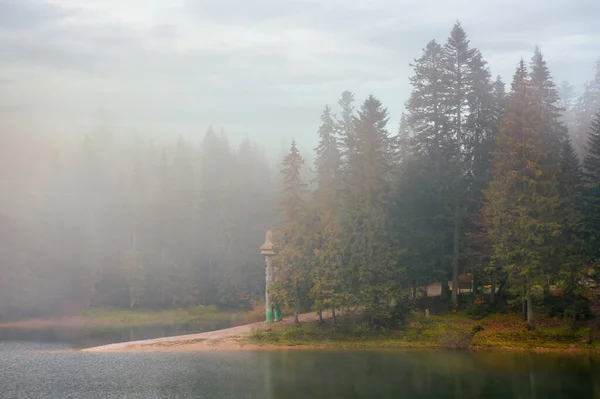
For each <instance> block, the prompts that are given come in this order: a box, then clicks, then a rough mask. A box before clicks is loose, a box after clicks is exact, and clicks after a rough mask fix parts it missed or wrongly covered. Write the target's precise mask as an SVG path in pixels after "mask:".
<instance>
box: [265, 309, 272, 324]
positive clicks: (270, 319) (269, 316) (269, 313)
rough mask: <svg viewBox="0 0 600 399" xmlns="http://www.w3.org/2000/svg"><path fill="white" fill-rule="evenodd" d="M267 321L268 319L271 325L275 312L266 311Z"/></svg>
mask: <svg viewBox="0 0 600 399" xmlns="http://www.w3.org/2000/svg"><path fill="white" fill-rule="evenodd" d="M266 319H267V323H271V322H272V321H273V311H272V310H267V311H266Z"/></svg>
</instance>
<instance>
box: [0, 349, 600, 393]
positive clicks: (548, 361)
mask: <svg viewBox="0 0 600 399" xmlns="http://www.w3.org/2000/svg"><path fill="white" fill-rule="evenodd" d="M48 348H49V346H48V344H46V345H45V346H44V345H32V344H15V343H7V342H5V343H2V342H0V376H1V388H0V397H2V398H38V397H40V398H42V397H43V398H67V397H73V398H83V399H90V398H102V399H108V398H123V397H127V398H145V399H150V398H260V399H263V398H267V399H279V398H291V399H294V398H328V399H330V398H334V399H335V398H411V399H414V398H417V399H419V398H436V399H437V398H461V399H470V398H477V399H480V398H494V397H497V398H523V399H525V398H527V399H533V398H536V399H540V398H544V399H545V398H550V399H553V398H594V397H599V395H600V385H599V384H600V365H599V364H598V361H597V360H596V359H594V358H588V357H585V356H578V357H570V356H555V355H546V354H542V355H539V354H538V355H536V354H526V353H511V352H505V353H500V352H492V353H488V352H468V351H463V352H461V351H457V352H452V351H350V352H348V351H345V352H343V351H274V352H268V351H256V352H216V351H215V352H197V353H191V352H140V353H135V352H131V353H118V352H114V353H84V352H73V351H58V352H57V351H53V350H48Z"/></svg>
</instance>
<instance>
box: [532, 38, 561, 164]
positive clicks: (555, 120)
mask: <svg viewBox="0 0 600 399" xmlns="http://www.w3.org/2000/svg"><path fill="white" fill-rule="evenodd" d="M530 81H531V90H532V95H533V96H534V97H535V98H536V99H537V101H538V102H539V103H540V104H541V107H542V122H543V123H544V125H545V127H544V130H543V133H544V135H545V136H546V140H547V141H548V142H549V143H550V144H551V147H550V151H551V152H550V154H549V155H550V156H549V158H548V162H551V163H554V164H555V166H557V165H558V162H559V158H560V152H561V146H562V143H563V141H564V139H565V137H566V135H567V129H566V127H565V125H564V124H563V123H562V122H561V118H562V115H563V112H564V109H562V108H561V107H560V106H559V103H560V97H559V95H558V90H557V88H556V85H555V84H554V81H553V79H552V75H551V74H550V70H549V69H548V66H547V64H546V60H545V59H544V56H543V55H542V52H541V50H540V48H539V47H538V46H536V47H535V50H534V53H533V58H532V59H531V77H530Z"/></svg>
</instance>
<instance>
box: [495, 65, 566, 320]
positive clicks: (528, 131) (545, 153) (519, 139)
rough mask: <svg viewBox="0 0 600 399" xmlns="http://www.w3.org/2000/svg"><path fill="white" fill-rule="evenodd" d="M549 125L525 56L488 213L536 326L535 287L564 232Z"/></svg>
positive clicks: (498, 248) (500, 254) (498, 256)
mask: <svg viewBox="0 0 600 399" xmlns="http://www.w3.org/2000/svg"><path fill="white" fill-rule="evenodd" d="M543 126H544V124H543V110H542V106H541V104H540V103H539V99H538V97H536V96H534V92H533V90H532V88H531V83H530V80H529V78H528V75H527V69H526V67H525V64H524V62H523V60H521V63H520V64H519V67H518V68H517V71H516V73H515V75H514V79H513V83H512V90H511V93H510V94H509V96H508V98H507V102H506V110H505V115H504V119H503V120H502V123H501V126H500V133H499V136H498V150H497V151H496V152H495V153H494V156H493V168H494V179H493V180H492V181H491V183H490V185H489V188H488V189H487V190H486V191H485V195H486V199H487V201H488V202H487V204H486V207H485V213H486V217H487V218H489V220H490V228H489V230H488V234H489V236H490V240H491V242H492V246H493V249H494V253H493V260H494V261H495V262H500V263H501V264H502V265H504V269H505V270H506V272H507V274H508V276H509V281H510V283H511V284H512V286H513V288H516V289H517V293H519V294H520V295H521V298H522V299H525V300H526V304H527V312H526V314H527V322H528V323H529V325H531V326H533V323H534V315H533V296H534V293H535V292H536V290H535V287H536V285H538V284H540V283H541V280H542V276H543V271H544V269H543V268H544V265H545V264H546V263H548V261H549V260H550V257H551V255H552V248H551V245H550V244H551V243H552V239H553V238H554V237H556V236H557V235H558V234H559V233H560V224H559V223H558V222H557V217H556V215H557V210H558V207H559V198H558V190H557V182H556V174H553V173H552V168H551V167H549V166H548V162H547V159H548V157H549V154H550V151H551V145H550V143H548V142H547V141H546V140H545V137H544V134H543V133H544V132H543V131H542V129H543Z"/></svg>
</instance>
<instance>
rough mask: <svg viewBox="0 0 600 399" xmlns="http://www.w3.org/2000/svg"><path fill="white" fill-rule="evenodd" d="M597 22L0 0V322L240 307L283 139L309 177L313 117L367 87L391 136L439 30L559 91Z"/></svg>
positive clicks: (439, 6)
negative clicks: (454, 29) (528, 66)
mask: <svg viewBox="0 0 600 399" xmlns="http://www.w3.org/2000/svg"><path fill="white" fill-rule="evenodd" d="M599 14H600V3H598V2H597V1H594V0H578V1H566V0H560V1H555V2H553V3H552V4H550V5H549V4H548V3H547V2H545V1H542V0H536V1H532V2H528V3H527V4H524V3H523V2H519V1H516V0H514V1H512V0H511V1H508V2H507V1H493V2H480V1H471V0H461V1H458V2H455V3H453V4H449V3H447V2H442V1H434V0H427V1H412V0H410V1H403V2H397V1H391V0H377V1H374V2H371V3H369V5H368V6H367V5H364V4H363V2H360V1H337V0H336V1H329V2H313V1H305V2H287V1H275V0H261V1H258V2H250V3H248V4H245V3H244V4H239V2H237V1H235V2H232V1H225V2H222V1H207V2H205V1H188V0H179V1H173V2H160V1H150V2H148V1H141V0H140V1H137V0H130V1H116V0H114V1H112V0H111V1H95V2H75V1H71V0H46V1H41V0H40V1H34V0H20V1H4V2H1V3H0V92H1V93H2V98H1V99H0V275H1V276H2V277H1V280H0V317H2V316H14V315H18V316H39V315H46V314H50V313H71V312H75V311H79V310H81V309H84V308H86V307H89V306H119V307H128V308H133V307H150V308H164V307H178V306H191V305H197V304H217V305H219V306H223V307H249V306H250V305H251V304H252V303H253V302H254V301H256V300H258V299H259V298H260V297H261V296H262V295H263V294H264V289H265V288H264V261H263V259H262V258H261V257H260V255H259V253H258V248H259V246H260V245H261V244H262V242H263V240H264V235H265V231H266V230H267V229H268V228H269V227H271V226H273V225H275V224H276V223H277V222H278V221H279V218H280V216H278V212H277V210H278V203H279V202H280V199H281V195H282V187H283V186H282V177H281V175H280V167H281V162H282V160H283V158H284V155H285V154H286V153H287V152H288V149H289V145H290V142H291V140H292V139H295V140H297V141H298V143H299V149H300V152H301V153H302V154H303V157H304V160H305V163H304V167H303V168H304V169H303V171H302V176H303V180H304V181H306V182H308V183H310V182H312V178H313V172H314V171H313V159H314V157H315V156H314V150H313V149H314V148H315V147H316V146H317V143H318V135H317V130H318V127H319V123H320V119H319V115H320V113H321V111H322V109H323V106H324V105H326V104H330V105H336V104H337V101H338V98H339V95H340V93H342V92H343V91H344V90H351V91H352V92H353V93H354V94H355V97H356V99H357V108H358V105H360V104H361V103H362V101H363V100H364V99H365V98H367V96H368V95H369V94H370V93H374V94H376V95H377V97H378V98H379V99H380V100H381V101H382V103H383V104H384V105H385V106H386V107H388V108H387V110H388V112H389V116H390V122H389V123H388V127H387V131H386V134H387V133H388V132H389V133H390V135H391V136H395V134H396V130H397V128H396V126H398V123H399V121H400V116H401V114H402V113H403V112H404V110H405V109H404V104H405V101H406V100H407V99H408V98H409V96H410V93H411V90H412V89H413V88H412V86H411V83H410V80H409V77H410V76H412V75H413V70H412V67H411V65H410V63H411V62H413V60H414V59H415V58H418V57H419V56H420V54H421V52H422V49H423V48H424V47H425V45H426V44H427V42H428V41H429V40H431V39H433V38H435V39H437V40H438V41H439V42H441V43H443V42H444V41H445V40H446V37H447V35H448V32H449V28H450V27H451V26H452V25H453V24H454V23H455V21H456V19H457V18H460V20H461V22H462V25H463V27H464V28H465V29H466V30H467V32H468V33H469V37H470V38H472V41H471V46H473V47H477V48H479V49H480V50H481V52H482V54H483V55H484V57H485V59H486V60H487V62H488V64H489V68H490V71H491V75H492V76H495V75H498V74H499V75H502V77H504V78H505V79H504V80H505V81H507V82H509V81H510V78H511V77H512V75H513V72H514V68H515V65H516V62H517V61H518V60H519V59H520V58H521V57H525V58H527V59H529V57H530V54H531V53H532V51H533V49H534V47H535V45H540V47H541V49H542V50H543V52H544V56H545V59H546V61H547V63H548V65H549V67H550V68H551V70H552V73H553V76H554V80H555V81H556V82H561V81H568V82H570V83H571V84H572V85H573V87H574V93H573V95H572V98H571V99H573V98H576V97H577V95H579V94H580V93H582V92H583V87H584V82H586V81H588V80H591V79H592V78H593V74H594V72H593V65H594V61H595V60H596V58H597V57H598V55H600V52H599V49H600V26H599V25H598V24H597V15H599ZM334 112H339V109H334ZM567 116H568V115H567V114H565V115H564V116H563V117H564V118H565V121H566V118H567ZM567 123H568V121H567ZM576 141H577V140H576ZM576 144H577V145H579V146H582V145H583V144H582V143H581V142H576Z"/></svg>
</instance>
